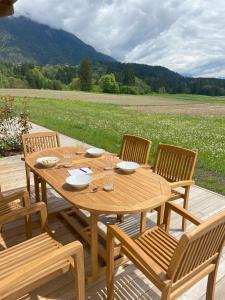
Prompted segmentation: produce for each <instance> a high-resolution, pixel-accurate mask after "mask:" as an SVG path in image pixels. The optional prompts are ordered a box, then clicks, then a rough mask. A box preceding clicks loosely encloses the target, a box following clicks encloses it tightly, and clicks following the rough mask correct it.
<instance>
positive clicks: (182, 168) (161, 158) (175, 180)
mask: <svg viewBox="0 0 225 300" xmlns="http://www.w3.org/2000/svg"><path fill="white" fill-rule="evenodd" d="M196 160H197V153H196V152H194V151H191V150H188V149H184V148H181V147H176V146H172V145H166V144H159V146H158V149H157V153H156V158H155V161H154V163H153V167H152V170H153V172H155V173H157V174H159V175H161V176H162V177H164V178H165V179H166V180H167V181H169V182H170V183H171V188H172V195H171V198H170V199H169V201H172V200H177V199H179V198H183V200H184V202H183V207H184V208H185V209H188V201H189V193H190V187H191V185H192V184H194V181H193V179H192V176H193V173H194V169H195V165H196ZM179 187H182V188H183V189H184V192H180V191H179V192H178V191H177V190H175V189H176V188H179ZM161 212H162V210H160V211H159V214H161ZM162 218H163V216H162V215H160V216H159V217H158V220H160V219H162ZM182 229H183V230H185V229H186V221H185V219H184V218H182Z"/></svg>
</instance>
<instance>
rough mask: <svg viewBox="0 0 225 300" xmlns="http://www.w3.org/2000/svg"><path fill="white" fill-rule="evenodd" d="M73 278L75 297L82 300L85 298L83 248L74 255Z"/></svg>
mask: <svg viewBox="0 0 225 300" xmlns="http://www.w3.org/2000/svg"><path fill="white" fill-rule="evenodd" d="M73 263H74V266H73V267H74V268H73V272H74V279H75V299H77V300H84V299H85V289H84V287H85V280H84V278H85V275H84V254H83V248H80V251H79V252H77V254H76V255H75V257H74V260H73Z"/></svg>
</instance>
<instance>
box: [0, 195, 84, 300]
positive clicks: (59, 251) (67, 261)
mask: <svg viewBox="0 0 225 300" xmlns="http://www.w3.org/2000/svg"><path fill="white" fill-rule="evenodd" d="M24 196H26V197H28V193H27V192H25V193H24ZM37 213H40V217H41V220H40V221H41V222H40V223H41V229H42V232H43V233H42V234H40V235H38V236H36V237H34V238H31V239H29V240H27V241H25V242H22V243H20V244H18V245H14V246H12V247H9V248H8V249H5V250H3V251H1V252H0V299H5V300H10V299H17V298H20V297H21V296H23V295H25V294H27V293H28V292H30V291H32V290H34V289H35V288H37V287H39V286H41V285H43V284H44V283H46V282H48V281H51V280H52V279H54V278H56V277H58V276H60V275H62V274H64V273H66V272H69V271H71V272H72V273H73V274H74V283H75V294H76V296H75V299H77V300H84V299H85V291H84V257H83V246H82V245H81V243H80V242H78V241H74V242H72V243H69V244H67V245H65V246H62V244H60V243H59V242H57V241H56V240H55V239H54V237H53V235H52V233H51V231H50V230H49V228H48V224H47V209H46V206H45V204H44V203H43V202H42V203H36V204H35V205H33V206H31V207H29V208H21V209H18V210H16V211H12V212H10V213H7V214H4V215H2V216H0V225H1V224H5V223H8V222H11V221H15V220H17V219H20V218H21V217H26V216H30V215H32V214H37ZM22 298H23V297H22Z"/></svg>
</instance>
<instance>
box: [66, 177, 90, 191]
mask: <svg viewBox="0 0 225 300" xmlns="http://www.w3.org/2000/svg"><path fill="white" fill-rule="evenodd" d="M91 182H92V177H91V176H90V175H86V174H76V175H72V176H69V177H67V178H66V183H67V184H69V185H70V186H72V187H75V188H76V189H82V188H84V187H85V186H87V185H89V183H91Z"/></svg>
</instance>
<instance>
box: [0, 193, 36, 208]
mask: <svg viewBox="0 0 225 300" xmlns="http://www.w3.org/2000/svg"><path fill="white" fill-rule="evenodd" d="M18 199H22V200H23V201H24V205H25V206H26V205H28V206H29V203H30V199H29V194H28V192H27V191H26V190H24V189H21V190H16V191H12V192H10V191H9V192H7V195H3V193H0V202H1V203H5V204H7V203H10V202H12V201H15V200H18Z"/></svg>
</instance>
